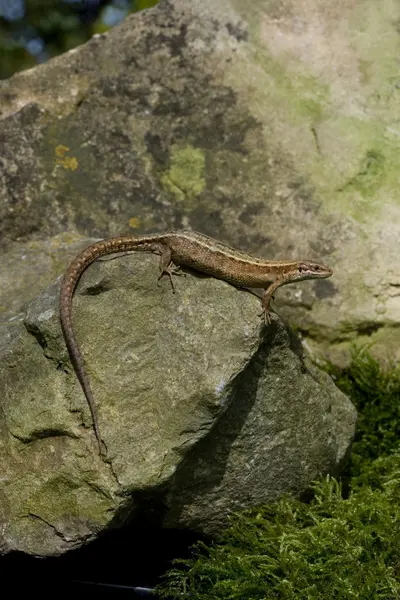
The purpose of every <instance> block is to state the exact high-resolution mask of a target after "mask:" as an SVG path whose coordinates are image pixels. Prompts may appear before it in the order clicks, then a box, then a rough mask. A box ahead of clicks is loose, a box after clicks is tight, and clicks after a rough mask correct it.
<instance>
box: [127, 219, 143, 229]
mask: <svg viewBox="0 0 400 600" xmlns="http://www.w3.org/2000/svg"><path fill="white" fill-rule="evenodd" d="M139 226H140V219H139V218H138V217H132V218H131V219H129V227H132V228H133V229H137V228H138V227H139Z"/></svg>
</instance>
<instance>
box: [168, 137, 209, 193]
mask: <svg viewBox="0 0 400 600" xmlns="http://www.w3.org/2000/svg"><path fill="white" fill-rule="evenodd" d="M204 166H205V156H204V153H203V152H202V150H200V149H199V148H194V147H193V146H186V147H185V148H178V147H177V146H173V148H172V151H171V157H170V166H169V169H168V171H167V172H166V173H164V174H163V175H162V177H161V184H162V185H163V187H164V188H165V189H166V190H167V191H169V192H172V193H173V194H174V195H175V197H176V198H177V200H179V201H181V202H183V201H184V200H186V199H187V198H189V199H190V198H193V197H196V196H198V195H199V194H201V192H202V191H203V190H204V188H205V185H206V183H205V179H204Z"/></svg>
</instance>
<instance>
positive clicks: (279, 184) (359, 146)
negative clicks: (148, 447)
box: [0, 0, 400, 363]
mask: <svg viewBox="0 0 400 600" xmlns="http://www.w3.org/2000/svg"><path fill="white" fill-rule="evenodd" d="M399 21H400V5H399V3H396V2H393V1H392V0H382V1H381V2H378V3H377V2H376V1H375V0H365V1H363V2H361V3H357V2H354V1H353V0H342V1H341V2H340V3H338V2H337V1H336V0H326V1H325V2H318V1H317V0H285V1H283V2H275V1H272V0H271V1H267V2H265V1H260V0H255V1H253V2H251V3H249V2H248V1H247V0H234V1H233V0H231V1H228V0H219V2H218V3H216V2H213V1H211V0H161V2H160V4H159V5H158V6H156V7H155V8H153V9H151V10H148V11H144V12H142V13H139V14H136V15H133V16H131V17H130V18H127V19H126V20H125V21H124V22H123V23H122V24H121V25H120V26H118V27H115V28H114V29H113V30H111V31H110V32H109V33H108V34H105V35H100V36H96V37H94V38H93V39H92V40H91V41H90V42H88V43H87V44H85V45H84V46H81V47H79V48H76V49H74V50H73V51H71V52H69V53H67V54H65V55H63V56H60V57H58V58H56V59H54V60H51V61H49V62H48V63H47V64H44V65H41V66H39V67H37V68H35V69H31V70H28V71H26V72H23V73H20V74H17V75H15V76H14V77H12V78H11V79H10V80H8V81H4V82H1V83H0V107H1V109H0V110H1V121H0V146H1V156H0V182H1V183H0V246H1V249H0V251H1V261H0V270H1V272H0V281H1V286H2V288H1V298H0V312H1V315H2V320H3V321H5V322H7V321H8V320H9V319H10V318H14V317H15V314H16V313H17V312H19V311H21V310H22V307H23V305H24V303H25V302H26V300H29V299H30V298H33V297H34V296H35V295H37V294H38V293H40V291H41V290H42V289H44V287H45V286H46V285H48V284H49V283H50V282H51V281H52V280H54V278H55V276H57V275H58V274H59V273H60V271H61V270H62V268H63V267H64V266H65V265H66V264H67V262H68V259H69V258H70V255H71V252H70V251H67V250H66V251H64V247H65V244H66V240H67V239H68V237H69V236H71V238H73V239H78V238H77V237H75V238H74V236H76V234H77V233H78V234H80V235H82V236H96V237H105V236H107V235H114V234H117V233H118V234H119V233H128V232H129V231H133V232H135V231H157V230H158V231H160V230H165V229H166V228H172V227H175V228H176V227H182V226H184V227H192V228H193V229H195V230H200V231H203V232H204V233H208V234H210V235H214V236H216V237H218V238H220V239H222V240H224V241H226V242H228V243H231V244H232V245H235V246H238V247H240V248H242V249H243V250H247V251H250V252H254V253H256V254H259V255H263V256H265V257H269V258H294V257H301V258H305V259H306V258H316V259H320V260H324V261H326V262H327V263H328V264H329V265H330V266H332V267H333V269H334V277H333V278H332V279H331V280H329V281H325V282H319V284H318V285H315V284H313V283H304V284H299V285H298V286H288V287H287V288H286V289H284V290H282V291H281V293H280V294H279V295H278V301H279V306H280V308H281V312H282V314H284V315H285V317H286V318H288V319H289V320H290V322H292V323H295V324H296V326H297V328H298V330H299V331H301V332H302V333H303V334H304V335H305V336H307V337H308V343H309V346H310V347H311V348H312V349H313V350H314V352H316V351H317V350H318V351H319V352H321V353H322V354H324V355H325V356H327V357H330V358H331V359H333V360H335V361H336V362H338V363H343V362H345V361H346V357H347V356H348V349H349V346H350V344H351V343H353V342H354V341H355V340H356V341H358V342H364V341H369V342H370V341H372V342H375V344H376V345H375V347H374V348H373V351H376V352H377V353H379V354H380V355H381V356H385V355H387V354H391V355H392V356H393V355H394V356H396V355H397V356H399V354H398V352H399V348H400V343H399V341H400V338H399V336H400V328H399V327H398V323H399V321H400V292H399V290H400V280H399V271H398V269H397V268H396V265H397V264H398V240H399V238H400V206H399V202H398V173H399V172H400V169H399V166H400V165H399V161H400V153H399V152H398V147H399V134H400V129H399V125H398V123H399V118H400V103H399V93H400V92H399V76H398V69H397V58H398V51H399V39H400V38H399V28H398V23H399ZM65 232H68V234H66V233H65ZM49 240H58V243H59V247H57V246H56V247H55V246H54V245H52V242H50V241H49ZM32 274H35V275H34V276H33V275H32ZM311 309H312V310H311Z"/></svg>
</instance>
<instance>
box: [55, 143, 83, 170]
mask: <svg viewBox="0 0 400 600" xmlns="http://www.w3.org/2000/svg"><path fill="white" fill-rule="evenodd" d="M69 151H70V148H68V146H64V145H63V144H59V145H58V146H57V147H56V150H55V152H56V156H57V158H56V164H57V165H61V166H62V167H64V169H70V170H71V171H75V170H76V169H77V168H78V160H77V159H76V158H75V156H65V154H66V152H69Z"/></svg>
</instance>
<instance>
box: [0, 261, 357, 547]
mask: <svg viewBox="0 0 400 600" xmlns="http://www.w3.org/2000/svg"><path fill="white" fill-rule="evenodd" d="M157 260H158V259H157V258H156V257H154V256H149V255H137V254H133V255H128V256H122V257H119V258H118V259H115V260H106V261H98V262H96V263H95V264H94V265H92V266H91V267H90V268H89V269H88V270H87V271H86V272H85V273H84V276H83V278H82V280H81V283H80V285H79V288H78V291H77V294H76V296H75V301H74V324H75V329H76V334H77V338H78V340H79V343H80V345H81V348H82V352H83V355H84V359H85V363H86V367H87V371H88V373H89V376H90V379H91V382H92V386H93V390H94V394H95V397H96V403H97V406H98V412H99V422H100V428H101V432H102V435H103V438H104V440H105V442H106V444H107V447H108V455H107V460H106V461H104V460H103V459H102V458H101V457H100V456H99V455H98V453H97V445H96V441H95V437H94V434H93V431H92V428H91V422H90V415H89V411H88V407H87V405H86V401H85V398H84V396H83V393H82V390H81V388H80V386H79V384H78V382H77V379H76V377H75V374H74V372H73V371H72V370H71V367H70V363H69V360H68V355H67V351H66V348H65V344H64V341H63V338H62V334H61V329H60V325H59V314H58V289H59V282H57V283H55V284H52V285H51V286H50V287H49V288H48V289H47V290H45V291H44V292H43V293H42V294H40V295H39V296H38V297H37V298H35V299H34V300H33V301H32V302H31V304H30V306H29V309H28V311H27V314H26V316H25V318H24V320H23V321H15V323H13V324H8V325H4V326H3V327H2V328H1V329H0V389H1V390H2V393H1V394H0V515H1V525H2V526H1V533H0V536H1V537H0V549H1V551H2V552H9V551H11V550H19V551H24V552H27V553H31V554H34V555H39V556H43V555H54V554H59V553H63V552H65V551H66V550H69V549H72V548H75V547H78V546H80V545H81V544H83V543H84V542H85V541H88V540H91V539H93V538H94V537H95V536H96V535H97V534H98V533H99V532H101V531H104V530H105V529H106V528H109V527H112V526H117V525H118V524H120V523H122V522H124V520H125V519H126V518H127V517H128V516H129V518H130V519H132V520H133V522H135V518H136V519H139V518H140V519H141V520H142V519H143V518H144V517H145V516H146V518H147V519H148V522H150V523H151V522H153V524H154V523H157V524H158V525H159V524H160V523H163V524H164V526H168V527H171V526H180V527H185V528H190V529H193V530H197V531H208V532H212V533H216V532H218V531H220V530H221V527H222V526H223V524H224V523H225V522H226V517H227V515H228V513H229V511H230V510H233V509H237V508H239V507H247V506H252V505H254V504H255V503H259V502H264V501H268V500H272V499H274V498H277V497H278V496H279V495H281V494H282V493H283V492H286V491H291V492H294V493H300V492H302V491H303V490H304V489H306V488H307V486H308V485H309V483H310V481H311V480H312V479H314V478H315V477H317V476H318V475H319V474H325V473H328V472H331V473H332V472H335V471H336V470H337V469H338V468H340V465H341V463H342V462H343V460H344V458H345V456H346V453H347V451H348V449H349V445H350V443H351V439H352V436H353V433H354V425H355V418H356V415H355V409H354V407H353V406H352V405H351V403H350V402H349V400H348V399H347V398H346V397H345V396H344V395H343V394H342V393H341V392H340V391H339V390H338V389H337V388H336V387H335V386H334V384H333V382H332V381H331V379H330V378H329V377H328V376H327V375H324V374H321V373H319V372H318V371H317V370H316V368H315V367H313V366H312V365H311V364H309V362H308V360H306V359H304V357H303V356H302V349H301V345H300V343H299V341H298V339H297V338H296V337H295V335H294V334H293V332H292V331H291V330H290V329H289V328H287V326H285V325H284V324H283V323H282V322H281V321H280V320H279V319H278V317H276V316H275V317H274V319H273V322H272V324H271V325H270V326H268V327H266V328H264V326H263V324H262V321H261V319H260V318H259V316H258V314H259V312H260V305H259V301H258V300H257V299H256V298H254V296H252V295H250V294H249V293H247V292H245V291H240V290H236V289H235V288H233V287H232V286H229V285H228V284H226V283H224V282H221V281H217V280H215V279H213V278H207V277H200V276H194V275H193V274H187V276H186V277H182V278H180V279H178V280H177V282H176V285H177V292H176V293H175V294H172V293H171V289H170V286H169V282H168V281H166V280H164V281H162V282H161V285H160V286H157V284H156V277H157ZM160 499H161V500H162V501H161V502H160ZM154 505H157V506H162V507H163V508H162V509H159V510H158V511H154ZM149 506H150V507H151V508H150V509H149V508H148V507H149ZM139 516H140V517H139Z"/></svg>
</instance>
